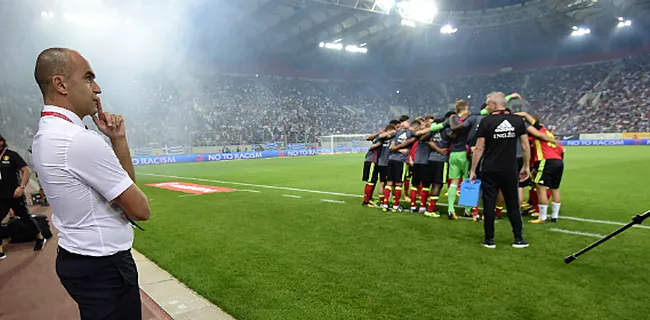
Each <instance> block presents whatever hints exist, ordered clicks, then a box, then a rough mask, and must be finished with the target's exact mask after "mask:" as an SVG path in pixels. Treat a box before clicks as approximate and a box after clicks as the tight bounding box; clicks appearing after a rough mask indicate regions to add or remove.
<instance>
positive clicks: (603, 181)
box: [135, 147, 650, 320]
mask: <svg viewBox="0 0 650 320" xmlns="http://www.w3.org/2000/svg"><path fill="white" fill-rule="evenodd" d="M362 161H363V155H361V154H353V155H337V156H316V157H303V158H282V159H269V160H244V161H232V162H215V163H192V164H176V165H160V166H149V167H139V168H138V170H137V172H138V184H140V185H141V186H142V188H143V190H144V191H145V192H146V193H147V195H148V196H149V198H150V199H152V201H151V207H152V217H151V220H150V221H149V222H146V223H145V226H144V227H145V229H146V230H147V231H146V232H136V233H137V236H136V243H135V247H136V248H137V249H138V250H139V251H141V252H142V253H143V254H145V255H146V256H147V257H148V258H150V259H151V260H153V261H154V262H156V263H157V264H159V265H160V266H161V267H162V268H164V269H166V270H167V271H169V272H170V273H171V274H172V275H174V276H175V277H176V278H178V279H179V280H180V281H182V282H184V283H185V284H187V285H188V286H189V287H190V288H192V289H194V290H196V291H197V292H198V293H199V294H201V295H203V296H204V297H206V298H207V299H209V300H210V301H212V302H213V303H215V304H217V305H218V306H220V307H221V308H223V309H224V310H225V311H226V312H228V313H230V314H232V315H233V316H235V317H236V318H238V319H500V320H505V319H572V320H573V319H590V320H593V319H646V318H647V317H648V314H649V313H650V304H649V303H648V301H647V299H648V298H649V297H650V295H649V294H648V290H649V288H650V275H648V273H647V270H648V269H647V261H648V257H649V256H650V247H649V246H648V245H647V243H648V241H650V230H648V229H640V228H632V229H630V230H628V231H626V232H624V233H623V234H621V235H619V236H617V237H616V238H615V239H612V240H610V241H608V242H606V243H605V244H603V245H601V246H600V247H598V248H597V249H594V250H592V251H591V252H589V253H587V254H585V255H584V256H582V257H580V258H579V259H578V260H577V261H575V262H574V263H572V264H571V265H565V264H564V263H563V257H564V256H566V255H568V254H570V253H573V252H575V251H577V250H579V249H581V248H583V247H584V246H586V245H588V244H590V243H592V242H593V241H595V240H596V239H595V238H592V237H586V236H580V235H572V234H563V233H557V232H551V231H549V230H548V229H549V228H562V229H567V230H573V231H581V232H589V233H598V234H607V233H609V232H611V231H613V230H615V229H616V228H617V227H618V226H615V225H606V224H598V223H589V222H579V221H569V220H566V219H565V220H561V221H560V222H559V223H558V224H553V225H550V224H549V225H531V224H529V223H527V222H526V224H525V226H524V228H525V229H524V232H525V237H526V238H527V240H528V241H529V242H530V243H531V246H530V247H529V248H527V249H513V248H512V247H510V244H511V242H512V232H511V229H510V224H509V223H508V222H507V220H501V221H499V222H498V223H497V226H496V239H495V240H496V241H497V249H494V250H490V249H485V248H483V247H481V246H480V245H479V241H480V240H481V238H482V232H483V231H482V225H481V224H478V223H472V222H470V221H465V220H459V221H449V220H447V219H432V218H425V217H423V216H421V215H415V214H410V213H383V212H381V211H380V210H377V209H368V208H363V207H361V199H360V198H356V197H347V196H335V195H326V194H318V193H307V192H299V191H287V190H276V189H269V188H263V187H260V186H241V185H233V184H229V183H216V182H211V181H205V180H204V181H195V180H184V179H179V178H165V177H161V176H152V175H147V173H148V174H158V175H173V176H182V177H192V178H200V179H206V180H222V181H229V182H242V183H250V184H257V185H272V186H284V187H293V188H300V189H310V190H321V191H328V192H339V193H346V194H360V193H362V190H363V184H362V183H361V181H360V178H361V165H362ZM649 161H650V148H643V147H583V148H579V147H575V148H569V149H568V151H567V155H566V160H565V174H564V179H563V180H564V181H563V184H562V191H563V200H562V212H561V215H566V216H572V217H582V218H589V219H600V220H609V221H618V222H623V223H626V222H629V221H630V218H631V217H632V216H633V215H634V214H637V213H641V212H643V211H645V210H647V208H648V203H647V202H648V198H649V197H648V196H649V195H650V192H648V191H647V190H648V189H647V185H646V181H647V180H648V179H650V170H648V163H649ZM164 181H185V182H191V183H198V184H205V185H218V186H224V187H233V188H237V189H252V190H259V191H261V192H260V193H248V192H233V193H219V194H208V195H201V196H196V197H181V198H179V197H178V196H179V195H180V193H178V192H174V191H168V190H161V189H156V188H152V187H147V186H144V184H146V183H154V182H164ZM283 194H292V195H299V196H301V197H302V198H300V199H294V198H287V197H283V196H282V195H283ZM321 199H332V200H343V201H345V202H346V203H345V204H336V203H322V202H321Z"/></svg>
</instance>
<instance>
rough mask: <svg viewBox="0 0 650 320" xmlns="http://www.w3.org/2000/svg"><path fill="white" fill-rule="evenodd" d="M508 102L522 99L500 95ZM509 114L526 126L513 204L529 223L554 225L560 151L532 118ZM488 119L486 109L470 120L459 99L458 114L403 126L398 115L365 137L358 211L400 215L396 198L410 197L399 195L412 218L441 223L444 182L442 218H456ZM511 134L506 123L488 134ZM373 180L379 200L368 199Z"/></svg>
mask: <svg viewBox="0 0 650 320" xmlns="http://www.w3.org/2000/svg"><path fill="white" fill-rule="evenodd" d="M512 99H521V96H520V95H519V94H517V93H514V94H511V95H509V96H507V97H506V101H509V100H512ZM505 112H506V113H508V114H510V113H511V112H512V111H511V110H509V109H506V111H505ZM513 114H514V115H517V116H520V117H521V118H523V120H524V121H523V122H524V125H522V127H521V130H519V131H517V132H520V131H521V133H520V134H521V135H523V134H527V135H528V141H529V143H530V148H524V147H523V146H522V143H521V142H520V140H519V139H517V154H516V157H517V162H518V163H517V165H518V167H519V168H518V169H519V170H520V171H521V172H524V171H525V175H522V176H520V181H519V205H520V206H521V209H522V212H523V213H525V214H529V215H531V216H533V217H535V218H536V219H534V220H531V222H532V223H544V222H547V221H551V222H557V219H558V216H559V211H560V201H561V198H560V191H559V187H560V182H561V180H562V172H563V168H564V165H563V158H564V149H563V148H562V146H561V145H559V144H558V143H557V141H555V138H554V136H553V134H552V133H551V131H550V130H548V129H547V128H546V127H545V126H544V125H543V124H542V123H541V122H540V121H539V118H538V117H536V116H531V115H529V114H528V113H525V112H517V113H513ZM489 115H490V114H489V112H488V108H487V107H486V104H484V105H483V106H482V107H481V112H480V113H478V114H471V113H470V111H469V103H468V102H467V101H464V100H460V101H457V102H456V112H455V113H454V112H448V113H447V114H446V115H445V116H444V117H443V118H438V119H436V118H435V117H434V116H433V115H427V116H425V117H424V118H422V117H418V118H416V119H415V120H412V121H410V122H409V117H408V116H406V115H404V116H402V117H400V118H399V120H392V121H390V123H389V124H388V125H387V126H386V127H385V128H383V129H381V130H380V131H379V132H377V133H374V134H371V135H370V136H368V138H367V139H368V140H369V141H372V145H371V146H370V148H369V150H368V152H367V153H366V157H365V162H364V166H363V177H362V179H363V181H364V182H365V183H366V185H365V190H364V200H363V205H364V206H366V207H379V208H381V209H382V210H383V211H389V210H390V211H402V210H404V208H403V207H402V206H401V205H400V200H401V198H402V193H403V192H409V193H405V194H404V196H405V197H404V200H406V201H407V202H410V211H411V212H419V213H423V214H424V215H425V216H427V217H439V216H440V213H439V212H438V200H439V199H440V192H441V190H442V187H443V186H444V185H445V184H447V185H448V190H447V204H446V205H447V212H446V213H447V216H448V218H449V219H452V220H456V219H458V217H457V215H456V210H455V202H456V198H457V197H458V190H459V185H460V183H461V182H462V181H463V180H464V179H468V178H470V175H471V173H472V172H471V170H470V169H471V168H473V167H474V168H476V169H475V171H476V172H474V175H473V176H478V177H479V178H480V174H481V173H480V171H481V167H482V165H481V162H482V160H483V158H482V157H480V158H479V160H478V161H477V163H475V164H474V166H472V156H473V152H474V150H475V148H476V141H477V137H478V136H479V127H480V126H479V124H480V123H481V120H482V119H483V118H484V117H487V116H489ZM506 127H508V128H506ZM511 129H512V134H514V132H515V131H514V128H512V126H511V125H510V123H509V122H507V121H506V123H501V124H500V125H499V127H497V128H495V130H494V132H503V134H510V131H509V130H511ZM517 138H518V137H517ZM524 149H526V152H528V149H530V155H529V156H528V155H527V156H525V157H524V152H523V151H524ZM529 159H530V160H529ZM526 161H529V162H528V163H525V162H526ZM377 182H379V185H380V188H379V201H378V202H376V201H373V194H374V191H375V189H376V184H377ZM526 187H530V191H529V197H528V201H527V202H525V201H524V189H525V188H526ZM549 190H550V192H549ZM391 196H392V198H393V201H392V206H391V201H390V199H391ZM549 196H551V198H552V199H553V203H552V215H551V219H550V220H549V219H548V214H547V211H548V203H549ZM503 205H504V198H503V195H502V194H501V190H500V191H499V194H498V196H497V200H496V216H497V218H498V217H500V215H501V211H502V210H503ZM464 215H465V216H466V217H469V218H471V219H472V220H473V221H475V222H476V221H482V220H483V217H482V216H481V215H480V214H479V210H478V207H474V208H472V207H465V208H464Z"/></svg>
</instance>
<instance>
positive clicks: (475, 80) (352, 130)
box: [0, 56, 650, 147]
mask: <svg viewBox="0 0 650 320" xmlns="http://www.w3.org/2000/svg"><path fill="white" fill-rule="evenodd" d="M649 72H650V56H641V57H635V58H630V59H624V60H616V61H607V62H601V63H592V64H587V65H577V66H568V67H557V68H548V69H541V70H534V71H521V72H501V73H498V74H491V75H479V76H471V77H457V78H445V79H429V80H386V81H367V82H363V81H340V80H329V81H324V80H313V79H312V80H309V79H298V78H279V77H273V76H264V75H232V74H211V75H210V74H203V75H200V76H197V75H191V76H190V75H185V76H184V77H178V76H169V77H165V76H160V75H155V76H154V75H151V76H147V75H142V76H139V77H138V78H135V79H132V80H128V81H133V83H132V84H131V83H129V84H128V85H124V86H120V89H119V90H121V92H116V90H114V87H113V88H104V89H105V90H104V91H105V93H103V94H102V101H103V102H104V103H103V104H104V106H105V108H106V109H107V110H111V111H114V112H118V113H122V114H124V115H125V118H126V119H127V121H128V125H127V128H128V131H127V134H128V136H129V140H130V142H131V145H132V146H141V147H144V146H162V145H192V146H232V145H250V144H262V143H265V142H273V141H278V142H284V143H313V142H317V141H318V139H319V137H321V136H327V135H333V134H365V133H369V132H373V131H376V130H377V129H379V128H381V127H382V126H383V125H384V124H385V123H387V122H388V120H390V119H391V118H396V117H398V116H399V115H400V114H402V113H407V114H409V115H412V116H420V115H421V116H424V115H426V114H431V113H433V114H435V115H436V116H442V115H443V114H444V113H445V112H447V111H449V110H450V109H451V107H452V106H453V104H454V102H455V101H456V100H457V99H466V100H468V101H469V102H470V105H471V106H472V109H473V111H475V112H478V108H479V106H480V104H481V102H482V100H483V99H484V98H485V95H486V94H488V93H489V92H491V91H494V90H498V91H504V92H515V91H516V92H520V93H521V94H522V95H523V96H524V98H526V103H525V104H524V108H526V110H527V111H530V112H533V113H537V114H539V115H541V116H542V118H543V121H544V122H545V123H546V124H547V125H548V126H550V127H551V128H552V129H554V130H555V131H556V132H558V133H578V132H625V131H628V132H637V131H639V132H640V131H650V126H649V122H650V92H649V91H650V86H648V85H649V84H650V83H649V82H650V80H649ZM152 79H153V80H152ZM100 84H101V83H100ZM585 94H591V95H592V98H591V99H586V100H585V99H584V98H583V97H584V96H585ZM593 97H597V98H595V99H593ZM41 103H42V102H41V99H40V96H39V94H38V90H37V88H36V85H35V84H34V83H33V82H32V81H30V80H29V79H27V80H25V81H16V80H14V79H12V81H11V82H9V81H8V80H7V79H4V80H3V79H0V117H1V118H0V119H1V123H0V124H1V128H2V134H4V135H5V136H6V137H7V138H8V139H9V140H10V141H14V143H17V144H21V145H24V146H28V145H29V144H30V141H31V138H32V137H33V135H34V132H35V130H36V125H37V123H38V117H39V111H40V108H41Z"/></svg>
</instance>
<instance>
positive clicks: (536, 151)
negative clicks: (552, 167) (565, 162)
mask: <svg viewBox="0 0 650 320" xmlns="http://www.w3.org/2000/svg"><path fill="white" fill-rule="evenodd" d="M535 128H536V129H537V130H539V131H540V132H541V133H544V134H546V135H548V136H550V137H555V136H554V135H553V133H551V131H550V130H548V129H547V128H546V127H545V126H544V125H542V124H539V123H536V124H535ZM532 150H533V151H532V157H531V158H532V159H533V162H540V161H542V160H549V159H559V160H562V154H563V153H564V148H562V145H559V144H555V143H552V142H547V141H542V140H539V139H536V138H533V149H532Z"/></svg>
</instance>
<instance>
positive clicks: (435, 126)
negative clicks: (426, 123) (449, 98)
mask: <svg viewBox="0 0 650 320" xmlns="http://www.w3.org/2000/svg"><path fill="white" fill-rule="evenodd" d="M444 127H445V126H444V125H443V124H442V123H434V124H432V125H431V131H432V132H436V131H440V130H442V128H444Z"/></svg>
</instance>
